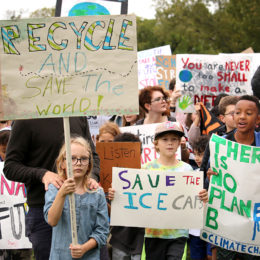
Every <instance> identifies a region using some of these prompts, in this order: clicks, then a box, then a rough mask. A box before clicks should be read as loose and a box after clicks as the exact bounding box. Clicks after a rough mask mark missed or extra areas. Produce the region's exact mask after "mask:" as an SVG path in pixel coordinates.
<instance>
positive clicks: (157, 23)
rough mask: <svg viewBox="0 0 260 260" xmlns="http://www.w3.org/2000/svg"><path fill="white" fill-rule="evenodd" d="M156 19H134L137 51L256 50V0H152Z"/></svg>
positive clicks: (259, 37) (259, 47)
mask: <svg viewBox="0 0 260 260" xmlns="http://www.w3.org/2000/svg"><path fill="white" fill-rule="evenodd" d="M155 1H156V7H157V9H156V19H154V20H142V19H138V20H137V31H138V50H143V49H148V48H152V47H155V46H162V45H166V44H170V45H171V49H172V52H173V53H209V54H211V53H219V52H226V53H228V52H230V53H234V52H241V51H243V50H245V49H247V48H248V47H250V46H251V47H252V48H253V49H254V51H255V52H260V15H259V14H260V4H259V0H168V1H167V0H155Z"/></svg>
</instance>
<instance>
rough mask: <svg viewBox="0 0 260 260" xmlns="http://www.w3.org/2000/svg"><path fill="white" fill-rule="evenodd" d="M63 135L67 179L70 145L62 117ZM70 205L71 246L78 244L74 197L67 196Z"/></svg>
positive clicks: (67, 124) (68, 131)
mask: <svg viewBox="0 0 260 260" xmlns="http://www.w3.org/2000/svg"><path fill="white" fill-rule="evenodd" d="M63 126H64V135H65V146H66V163H67V177H68V178H72V177H73V170H72V163H71V149H70V148H71V145H70V121H69V117H63ZM69 203H70V224H71V235H72V244H73V245H76V244H78V236H77V222H76V210H75V195H74V194H70V195H69Z"/></svg>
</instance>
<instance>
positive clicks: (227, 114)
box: [224, 111, 235, 116]
mask: <svg viewBox="0 0 260 260" xmlns="http://www.w3.org/2000/svg"><path fill="white" fill-rule="evenodd" d="M234 114H235V111H231V112H229V113H226V114H224V116H233V115H234Z"/></svg>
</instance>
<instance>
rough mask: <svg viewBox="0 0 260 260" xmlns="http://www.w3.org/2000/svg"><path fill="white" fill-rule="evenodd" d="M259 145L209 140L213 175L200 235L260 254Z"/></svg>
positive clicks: (215, 242)
mask: <svg viewBox="0 0 260 260" xmlns="http://www.w3.org/2000/svg"><path fill="white" fill-rule="evenodd" d="M259 156H260V147H254V146H247V145H242V144H238V143H236V142H232V141H229V140H227V139H224V138H222V137H219V136H217V135H213V136H212V138H211V140H210V164H211V168H212V169H213V170H214V171H215V172H218V175H217V176H212V177H211V181H210V188H209V203H208V205H207V208H206V209H205V213H206V216H205V222H204V229H203V230H202V233H201V238H202V239H204V240H206V241H208V242H209V243H211V244H213V245H216V246H219V247H222V248H225V249H227V250H232V251H238V252H241V253H247V254H254V255H259V254H260V233H259V221H260V216H259V214H260V190H259V185H260V174H259V172H260V164H259V162H260V157H259Z"/></svg>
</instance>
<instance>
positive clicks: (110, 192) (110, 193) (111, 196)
mask: <svg viewBox="0 0 260 260" xmlns="http://www.w3.org/2000/svg"><path fill="white" fill-rule="evenodd" d="M114 198H115V190H114V189H113V188H109V189H108V199H109V200H113V199H114Z"/></svg>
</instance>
